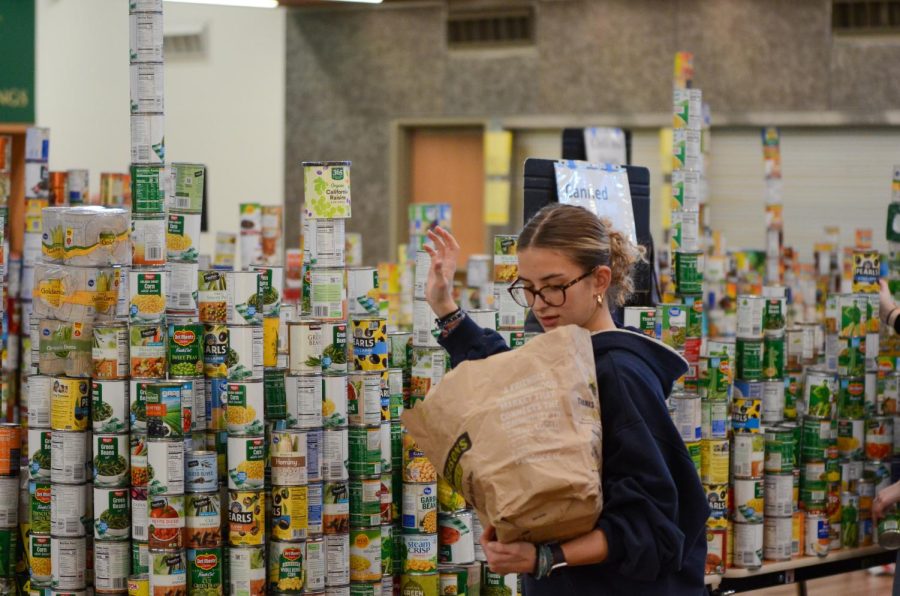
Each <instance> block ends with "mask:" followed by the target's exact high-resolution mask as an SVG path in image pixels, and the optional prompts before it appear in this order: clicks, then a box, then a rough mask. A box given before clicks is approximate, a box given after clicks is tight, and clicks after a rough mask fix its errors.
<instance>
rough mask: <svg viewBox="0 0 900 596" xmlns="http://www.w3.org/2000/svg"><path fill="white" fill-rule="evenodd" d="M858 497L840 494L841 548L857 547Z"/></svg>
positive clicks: (845, 493) (844, 493) (846, 493)
mask: <svg viewBox="0 0 900 596" xmlns="http://www.w3.org/2000/svg"><path fill="white" fill-rule="evenodd" d="M859 513H860V512H859V495H856V494H853V493H848V492H842V493H841V508H840V516H841V540H840V542H841V546H842V547H844V548H856V547H857V546H859Z"/></svg>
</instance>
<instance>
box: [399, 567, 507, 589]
mask: <svg viewBox="0 0 900 596" xmlns="http://www.w3.org/2000/svg"><path fill="white" fill-rule="evenodd" d="M484 567H485V569H486V568H487V565H485V566H484ZM501 577H502V576H501ZM440 587H441V576H440V575H438V574H437V573H404V574H403V575H401V576H400V594H401V595H402V596H438V595H439V594H440ZM484 593H485V594H494V592H490V588H488V587H487V585H485V591H484ZM511 593H512V592H510V594H511ZM498 594H499V593H498Z"/></svg>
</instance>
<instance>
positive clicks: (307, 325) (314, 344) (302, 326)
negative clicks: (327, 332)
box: [287, 319, 333, 375]
mask: <svg viewBox="0 0 900 596" xmlns="http://www.w3.org/2000/svg"><path fill="white" fill-rule="evenodd" d="M287 328H288V369H289V371H290V373H291V374H292V375H303V374H316V373H321V372H322V360H323V349H324V347H325V346H323V345H322V343H323V337H322V323H321V322H319V321H313V320H308V319H307V320H299V321H292V322H289V323H288V324H287ZM329 357H333V355H329Z"/></svg>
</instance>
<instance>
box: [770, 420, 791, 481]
mask: <svg viewBox="0 0 900 596" xmlns="http://www.w3.org/2000/svg"><path fill="white" fill-rule="evenodd" d="M765 437H766V447H765V449H766V464H765V471H766V473H769V474H786V473H790V472H791V471H792V470H793V469H794V459H795V454H794V451H795V450H796V448H797V442H796V440H795V438H794V433H793V432H792V431H791V430H789V429H786V428H776V427H773V428H767V429H766V434H765Z"/></svg>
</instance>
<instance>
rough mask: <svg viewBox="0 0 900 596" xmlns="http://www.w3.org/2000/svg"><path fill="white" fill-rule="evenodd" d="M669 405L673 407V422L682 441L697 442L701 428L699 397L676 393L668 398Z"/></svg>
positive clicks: (701, 416)
mask: <svg viewBox="0 0 900 596" xmlns="http://www.w3.org/2000/svg"><path fill="white" fill-rule="evenodd" d="M669 403H671V404H672V405H674V406H675V413H674V415H673V421H674V422H675V426H676V428H677V429H678V432H679V434H680V435H681V438H682V440H684V441H686V442H691V441H699V440H700V437H701V433H702V426H703V412H702V409H701V401H700V396H698V395H696V394H690V393H683V392H677V393H673V394H672V395H671V396H670V397H669Z"/></svg>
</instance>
